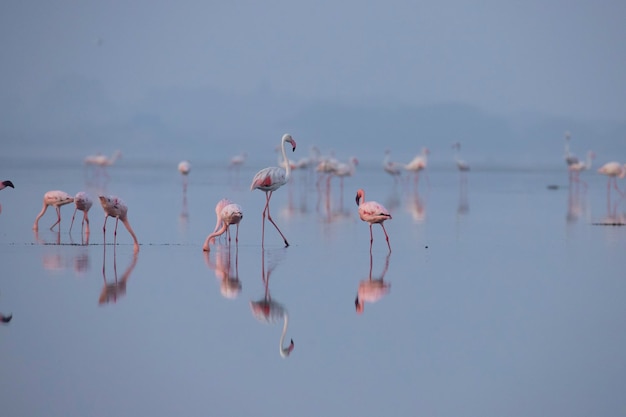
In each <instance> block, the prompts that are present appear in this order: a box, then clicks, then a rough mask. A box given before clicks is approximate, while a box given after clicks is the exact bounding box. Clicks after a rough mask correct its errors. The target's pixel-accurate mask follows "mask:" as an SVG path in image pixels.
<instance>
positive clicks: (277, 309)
mask: <svg viewBox="0 0 626 417" xmlns="http://www.w3.org/2000/svg"><path fill="white" fill-rule="evenodd" d="M272 269H273V268H269V269H268V271H267V276H266V275H265V250H263V251H262V262H261V271H262V275H263V282H264V284H265V295H264V297H263V298H262V299H260V300H258V301H250V308H251V309H252V314H253V315H254V317H255V318H256V319H257V320H259V321H261V322H263V323H267V324H273V323H275V322H277V321H278V320H280V319H283V331H282V333H281V335H280V341H279V342H278V348H279V353H280V356H282V357H283V358H286V357H288V356H289V355H290V354H291V351H292V350H293V348H294V346H295V345H294V343H293V339H291V341H290V342H289V345H287V346H286V347H285V346H283V345H284V343H285V336H286V335H287V327H288V325H289V315H288V314H287V310H286V309H285V307H283V305H282V304H280V303H278V302H276V301H274V300H272V297H271V295H270V290H269V283H270V275H271V273H272Z"/></svg>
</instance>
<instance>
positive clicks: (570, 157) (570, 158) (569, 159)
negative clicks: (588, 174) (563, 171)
mask: <svg viewBox="0 0 626 417" xmlns="http://www.w3.org/2000/svg"><path fill="white" fill-rule="evenodd" d="M570 138H571V135H570V133H569V132H565V163H566V164H567V166H568V167H569V166H570V165H572V164H575V163H577V162H578V158H577V157H576V155H574V154H573V153H572V152H571V151H570V149H569V141H570Z"/></svg>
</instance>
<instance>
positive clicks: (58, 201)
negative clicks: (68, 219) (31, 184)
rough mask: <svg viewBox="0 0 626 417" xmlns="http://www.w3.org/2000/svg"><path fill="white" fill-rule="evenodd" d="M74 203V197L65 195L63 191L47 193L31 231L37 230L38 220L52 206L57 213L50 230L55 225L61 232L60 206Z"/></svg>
mask: <svg viewBox="0 0 626 417" xmlns="http://www.w3.org/2000/svg"><path fill="white" fill-rule="evenodd" d="M72 202H74V197H72V196H71V195H69V194H68V193H66V192H65V191H59V190H53V191H48V192H47V193H45V194H44V196H43V208H42V209H41V212H40V213H39V214H38V215H37V217H36V218H35V224H33V230H39V219H40V218H41V216H43V215H44V213H45V212H46V210H48V206H54V208H55V209H56V211H57V221H56V222H55V223H54V224H53V225H52V226H50V230H52V228H54V226H56V225H57V224H58V225H59V230H61V206H64V205H66V204H70V203H72Z"/></svg>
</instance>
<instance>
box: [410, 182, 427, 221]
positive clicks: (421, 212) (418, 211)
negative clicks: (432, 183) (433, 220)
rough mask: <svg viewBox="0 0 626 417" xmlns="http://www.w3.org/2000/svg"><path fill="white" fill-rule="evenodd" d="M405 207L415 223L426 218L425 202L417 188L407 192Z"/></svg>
mask: <svg viewBox="0 0 626 417" xmlns="http://www.w3.org/2000/svg"><path fill="white" fill-rule="evenodd" d="M406 207H407V209H408V211H409V213H410V214H411V217H413V220H415V221H416V222H417V223H422V222H423V221H424V220H425V219H426V204H425V203H424V200H423V198H422V197H421V196H420V194H419V192H418V191H417V189H413V190H412V191H411V192H409V193H408V195H407V200H406Z"/></svg>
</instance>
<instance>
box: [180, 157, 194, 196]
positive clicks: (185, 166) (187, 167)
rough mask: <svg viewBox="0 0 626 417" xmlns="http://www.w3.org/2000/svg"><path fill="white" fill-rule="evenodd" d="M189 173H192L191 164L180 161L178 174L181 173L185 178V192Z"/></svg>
mask: <svg viewBox="0 0 626 417" xmlns="http://www.w3.org/2000/svg"><path fill="white" fill-rule="evenodd" d="M189 171H191V164H190V163H189V161H187V160H184V161H180V163H179V164H178V172H180V173H181V175H182V176H183V192H186V191H187V176H188V175H189Z"/></svg>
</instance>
